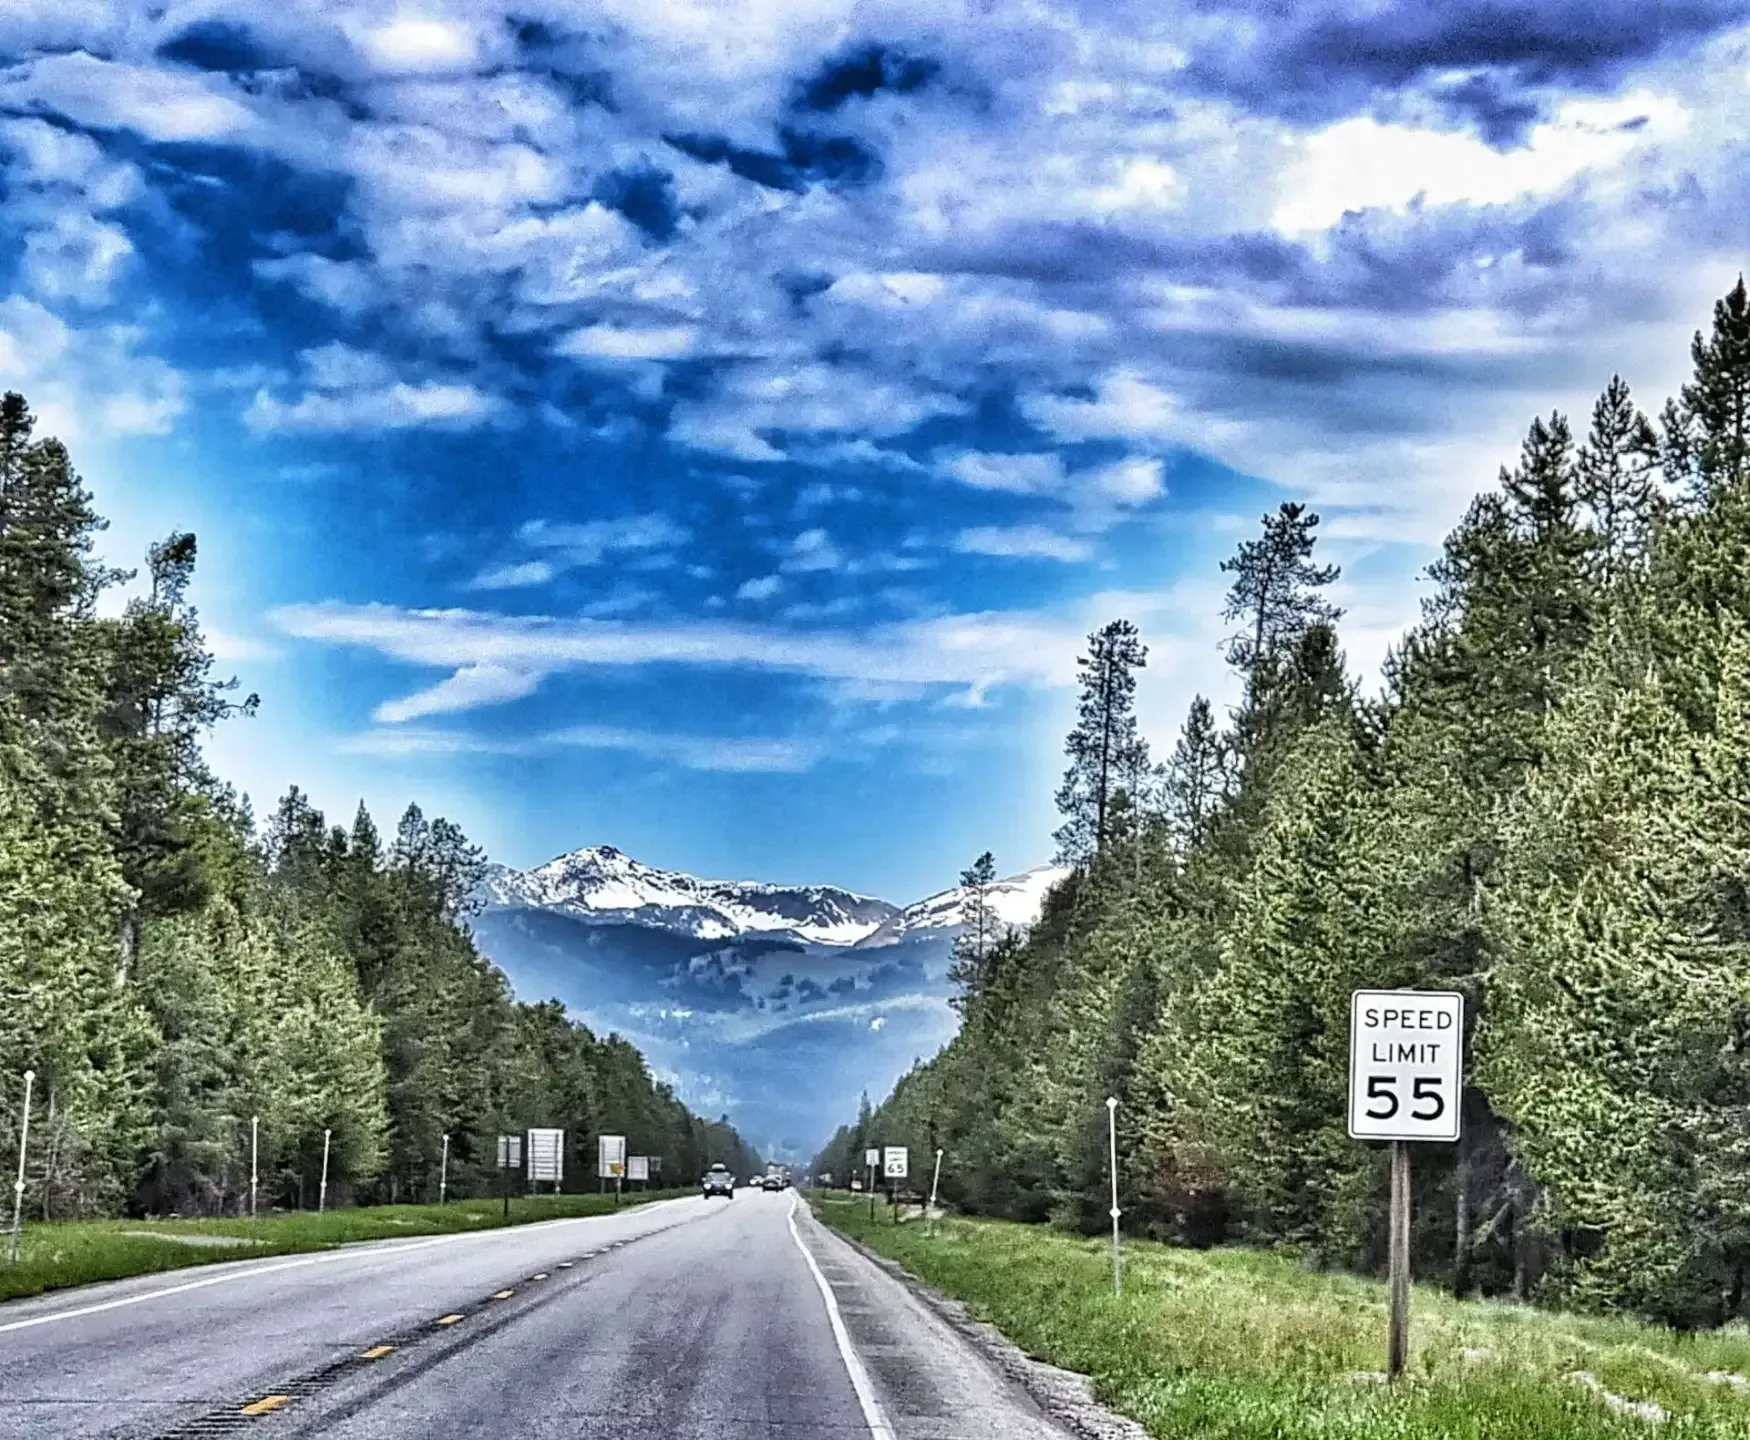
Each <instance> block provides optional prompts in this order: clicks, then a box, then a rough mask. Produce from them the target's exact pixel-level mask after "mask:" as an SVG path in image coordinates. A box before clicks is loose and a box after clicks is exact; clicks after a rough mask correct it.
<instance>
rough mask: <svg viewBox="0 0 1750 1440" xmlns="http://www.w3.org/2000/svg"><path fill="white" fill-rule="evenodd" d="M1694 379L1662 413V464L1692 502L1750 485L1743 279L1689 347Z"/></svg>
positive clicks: (1749, 303)
mask: <svg viewBox="0 0 1750 1440" xmlns="http://www.w3.org/2000/svg"><path fill="white" fill-rule="evenodd" d="M1689 353H1690V358H1691V359H1692V360H1693V361H1694V362H1695V378H1694V379H1693V380H1691V381H1690V382H1689V383H1688V384H1686V385H1685V386H1684V387H1683V390H1682V393H1681V396H1680V397H1679V398H1678V399H1676V400H1673V401H1670V402H1669V403H1667V405H1666V407H1665V411H1664V415H1663V417H1662V418H1663V430H1664V434H1663V435H1662V437H1661V442H1662V443H1661V460H1662V462H1663V464H1664V467H1665V472H1666V474H1667V475H1668V476H1669V477H1670V478H1671V479H1672V480H1673V481H1675V482H1677V483H1680V484H1682V485H1684V486H1685V487H1686V488H1687V490H1688V492H1689V495H1690V498H1691V500H1692V501H1704V500H1710V499H1712V498H1714V497H1716V496H1718V495H1720V494H1721V493H1722V492H1724V491H1730V490H1737V491H1741V490H1743V489H1744V488H1745V486H1746V483H1747V482H1750V295H1746V292H1745V289H1744V279H1743V277H1742V276H1739V277H1738V283H1737V284H1736V285H1735V286H1733V287H1732V290H1731V292H1730V293H1729V294H1727V295H1726V297H1725V298H1724V299H1722V300H1720V301H1717V302H1716V303H1715V305H1714V324H1713V333H1712V334H1711V335H1709V336H1708V337H1707V338H1706V339H1703V338H1702V334H1701V332H1700V331H1699V330H1698V331H1696V332H1695V339H1694V340H1693V341H1692V342H1691V344H1690V351H1689Z"/></svg>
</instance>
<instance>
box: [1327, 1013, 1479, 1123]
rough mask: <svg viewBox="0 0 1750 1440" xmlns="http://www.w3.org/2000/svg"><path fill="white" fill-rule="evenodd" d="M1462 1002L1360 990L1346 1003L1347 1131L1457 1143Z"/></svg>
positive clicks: (1462, 1046) (1462, 1021) (1462, 1034)
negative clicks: (1347, 1039)
mask: <svg viewBox="0 0 1750 1440" xmlns="http://www.w3.org/2000/svg"><path fill="white" fill-rule="evenodd" d="M1463 1051H1464V996H1462V995H1455V994H1453V993H1451V992H1449V991H1444V990H1357V991H1356V992H1355V993H1354V995H1352V996H1351V997H1350V1001H1349V1133H1350V1134H1351V1135H1352V1136H1354V1137H1355V1138H1356V1139H1357V1140H1436V1141H1440V1140H1444V1141H1451V1140H1456V1139H1458V1114H1459V1085H1460V1081H1461V1075H1460V1066H1461V1062H1462V1059H1463Z"/></svg>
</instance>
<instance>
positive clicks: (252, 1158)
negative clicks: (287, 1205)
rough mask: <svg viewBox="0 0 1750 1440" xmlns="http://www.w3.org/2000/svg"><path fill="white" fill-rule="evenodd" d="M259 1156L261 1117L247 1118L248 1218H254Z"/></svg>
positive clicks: (252, 1116)
mask: <svg viewBox="0 0 1750 1440" xmlns="http://www.w3.org/2000/svg"><path fill="white" fill-rule="evenodd" d="M260 1154H261V1116H259V1115H251V1116H250V1117H249V1218H250V1219H251V1220H253V1219H254V1218H255V1183H256V1179H257V1177H258V1175H259V1174H260V1171H259V1170H258V1168H257V1165H256V1161H257V1160H258V1159H259V1158H260Z"/></svg>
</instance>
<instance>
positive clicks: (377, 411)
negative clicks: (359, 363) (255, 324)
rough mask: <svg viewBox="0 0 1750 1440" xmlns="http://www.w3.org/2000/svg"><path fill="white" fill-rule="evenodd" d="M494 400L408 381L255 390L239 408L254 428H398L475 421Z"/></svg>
mask: <svg viewBox="0 0 1750 1440" xmlns="http://www.w3.org/2000/svg"><path fill="white" fill-rule="evenodd" d="M499 408H500V406H499V403H498V402H497V401H496V400H494V399H493V398H492V397H491V396H490V395H487V394H485V393H483V392H482V391H480V390H477V389H475V388H474V387H473V386H472V385H442V384H422V385H408V384H405V383H403V382H400V381H397V382H396V383H395V384H393V385H390V386H388V387H387V388H385V389H382V390H349V391H346V392H344V393H337V394H318V393H311V394H306V395H303V396H300V397H299V398H298V399H296V400H293V401H290V402H285V401H281V400H277V399H275V398H274V397H273V396H272V395H270V394H268V392H267V391H266V390H258V391H257V392H256V395H255V398H254V399H253V400H252V401H250V403H249V408H248V409H247V410H246V411H244V413H243V419H244V422H245V423H246V424H247V425H249V426H250V428H251V429H255V430H400V429H407V428H410V427H413V426H420V425H475V424H479V423H481V422H482V421H485V420H488V419H490V418H491V417H492V416H493V415H494V414H496V413H498V411H499Z"/></svg>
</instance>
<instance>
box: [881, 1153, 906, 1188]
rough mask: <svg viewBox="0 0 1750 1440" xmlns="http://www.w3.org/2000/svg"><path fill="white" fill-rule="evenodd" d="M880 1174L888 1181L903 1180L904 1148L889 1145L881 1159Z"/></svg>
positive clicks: (904, 1172)
mask: <svg viewBox="0 0 1750 1440" xmlns="http://www.w3.org/2000/svg"><path fill="white" fill-rule="evenodd" d="M881 1173H882V1174H883V1175H885V1176H886V1177H887V1178H888V1179H889V1180H903V1179H905V1176H906V1169H905V1146H903V1145H889V1146H888V1147H887V1150H886V1154H885V1155H884V1156H883V1157H882V1166H881Z"/></svg>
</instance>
